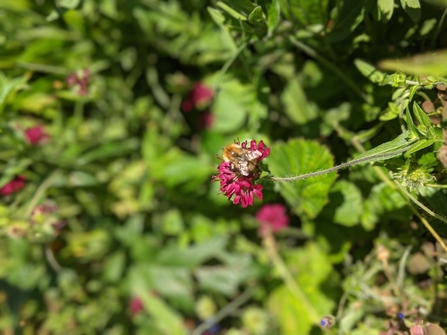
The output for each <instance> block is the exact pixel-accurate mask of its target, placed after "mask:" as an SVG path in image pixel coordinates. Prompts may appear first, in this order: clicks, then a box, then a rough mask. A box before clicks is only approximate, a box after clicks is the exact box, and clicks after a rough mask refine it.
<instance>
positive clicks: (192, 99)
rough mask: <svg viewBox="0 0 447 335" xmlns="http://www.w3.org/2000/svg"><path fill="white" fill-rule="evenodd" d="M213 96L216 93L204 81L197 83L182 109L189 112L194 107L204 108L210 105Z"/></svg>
mask: <svg viewBox="0 0 447 335" xmlns="http://www.w3.org/2000/svg"><path fill="white" fill-rule="evenodd" d="M213 96H214V93H213V90H212V89H211V88H210V87H208V86H206V85H204V84H202V83H195V84H194V86H193V88H192V90H191V92H189V95H188V97H187V98H186V100H185V101H183V103H182V110H183V111H184V112H186V113H187V112H190V111H192V109H193V108H198V109H203V108H204V107H206V106H208V105H209V103H210V102H211V100H212V99H213Z"/></svg>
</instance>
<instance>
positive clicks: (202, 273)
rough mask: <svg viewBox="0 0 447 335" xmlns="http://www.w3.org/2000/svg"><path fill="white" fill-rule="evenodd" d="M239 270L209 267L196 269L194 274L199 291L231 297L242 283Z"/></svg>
mask: <svg viewBox="0 0 447 335" xmlns="http://www.w3.org/2000/svg"><path fill="white" fill-rule="evenodd" d="M241 270H242V269H240V268H239V267H231V266H213V267H211V266H209V267H201V268H198V269H197V270H195V272H194V273H195V276H196V277H197V280H198V281H199V285H200V287H201V289H203V290H210V291H212V292H217V293H221V294H224V295H226V296H232V295H234V294H236V293H237V289H238V286H239V284H240V283H241V281H242V280H241V279H242V277H241V274H242V272H241Z"/></svg>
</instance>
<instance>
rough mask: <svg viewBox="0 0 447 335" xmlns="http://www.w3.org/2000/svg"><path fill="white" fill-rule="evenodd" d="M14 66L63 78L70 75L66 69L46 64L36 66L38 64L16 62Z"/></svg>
mask: <svg viewBox="0 0 447 335" xmlns="http://www.w3.org/2000/svg"><path fill="white" fill-rule="evenodd" d="M15 65H16V66H18V67H21V68H24V69H27V70H31V71H36V72H44V73H54V74H60V75H63V76H68V75H69V74H70V71H69V70H68V69H66V68H63V67H60V66H54V65H47V64H38V63H28V62H22V61H17V62H16V63H15Z"/></svg>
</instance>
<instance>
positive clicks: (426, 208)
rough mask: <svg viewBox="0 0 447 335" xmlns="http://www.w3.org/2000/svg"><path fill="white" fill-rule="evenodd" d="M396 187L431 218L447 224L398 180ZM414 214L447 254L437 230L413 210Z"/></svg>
mask: <svg viewBox="0 0 447 335" xmlns="http://www.w3.org/2000/svg"><path fill="white" fill-rule="evenodd" d="M394 182H395V183H396V185H397V186H398V187H399V189H400V190H401V191H402V192H403V193H405V195H406V196H407V197H408V198H410V200H411V201H413V202H414V203H415V204H416V205H418V206H419V207H420V208H421V209H423V210H424V211H425V212H426V213H428V214H430V215H431V216H433V217H435V218H436V219H438V220H441V221H442V222H444V223H447V219H446V218H443V217H442V216H441V215H439V214H436V213H435V212H433V211H432V210H431V209H429V208H428V207H426V206H425V205H424V204H422V203H421V202H420V201H419V200H417V199H416V198H415V197H413V196H412V195H411V194H410V193H409V192H408V191H407V190H406V189H405V187H403V186H402V185H401V184H399V183H398V182H397V180H394ZM413 212H414V213H415V214H416V215H417V216H418V217H419V219H420V220H421V221H422V224H423V225H424V226H425V228H427V230H428V231H429V232H430V233H431V234H432V235H433V237H434V238H435V239H436V241H438V243H439V244H440V245H441V247H442V248H443V249H444V250H445V251H446V252H447V246H446V245H445V243H444V241H443V240H442V238H441V237H440V236H439V235H438V233H437V232H436V230H434V229H433V227H432V226H431V224H430V223H429V222H428V221H427V220H426V219H425V218H424V217H423V216H422V215H421V214H420V213H419V212H418V211H416V210H413Z"/></svg>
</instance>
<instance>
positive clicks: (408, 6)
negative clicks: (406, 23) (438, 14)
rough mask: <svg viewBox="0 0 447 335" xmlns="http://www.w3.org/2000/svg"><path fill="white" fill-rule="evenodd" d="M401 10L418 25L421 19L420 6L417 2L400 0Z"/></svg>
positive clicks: (417, 0)
mask: <svg viewBox="0 0 447 335" xmlns="http://www.w3.org/2000/svg"><path fill="white" fill-rule="evenodd" d="M400 4H401V5H402V8H403V10H404V11H405V13H407V14H408V16H409V17H410V18H411V20H413V22H414V23H418V22H419V20H420V18H421V4H420V3H419V0H400Z"/></svg>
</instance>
